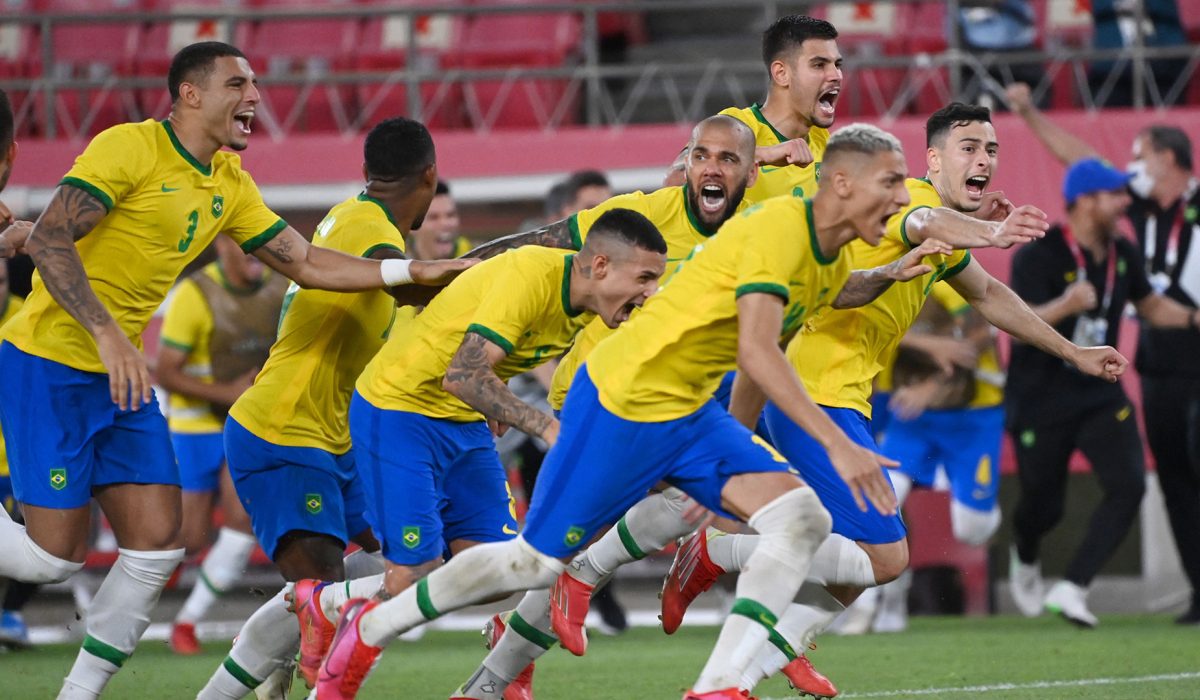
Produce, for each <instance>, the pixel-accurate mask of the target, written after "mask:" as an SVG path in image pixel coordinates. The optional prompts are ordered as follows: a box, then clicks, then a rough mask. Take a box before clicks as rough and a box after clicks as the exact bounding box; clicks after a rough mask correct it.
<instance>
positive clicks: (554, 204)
mask: <svg viewBox="0 0 1200 700" xmlns="http://www.w3.org/2000/svg"><path fill="white" fill-rule="evenodd" d="M568 202H570V200H569V199H568V198H567V181H566V180H562V181H559V182H556V183H554V184H553V185H551V186H550V191H548V192H546V202H545V204H544V205H543V207H542V210H543V212H544V213H545V215H546V218H551V217H556V216H558V213H559V212H560V211H562V209H563V207H565V206H567V203H568Z"/></svg>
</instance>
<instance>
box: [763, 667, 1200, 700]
mask: <svg viewBox="0 0 1200 700" xmlns="http://www.w3.org/2000/svg"><path fill="white" fill-rule="evenodd" d="M1198 679H1200V672H1196V673H1163V674H1159V675H1156V676H1133V677H1131V678H1084V679H1080V680H1077V681H1036V682H1033V683H997V684H995V685H968V686H959V687H956V688H913V689H908V690H880V691H875V692H870V693H843V694H841V695H839V696H838V697H839V698H846V699H847V700H850V698H898V697H910V696H915V695H945V694H947V693H994V692H997V691H1002V690H1037V689H1042V688H1077V687H1082V686H1092V685H1122V684H1127V683H1129V684H1136V683H1158V682H1162V681H1189V680H1198ZM763 700H794V698H763Z"/></svg>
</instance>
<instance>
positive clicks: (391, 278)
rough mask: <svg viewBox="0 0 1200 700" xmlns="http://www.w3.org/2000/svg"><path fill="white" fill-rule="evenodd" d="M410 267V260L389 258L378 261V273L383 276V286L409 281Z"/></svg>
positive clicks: (392, 285)
mask: <svg viewBox="0 0 1200 700" xmlns="http://www.w3.org/2000/svg"><path fill="white" fill-rule="evenodd" d="M410 267H412V260H402V259H400V258H389V259H387V260H384V261H382V262H380V264H379V273H380V274H381V275H382V276H383V284H384V286H387V287H395V286H396V285H400V284H409V283H411V282H412V281H413V278H412V272H411V270H410V269H409V268H410Z"/></svg>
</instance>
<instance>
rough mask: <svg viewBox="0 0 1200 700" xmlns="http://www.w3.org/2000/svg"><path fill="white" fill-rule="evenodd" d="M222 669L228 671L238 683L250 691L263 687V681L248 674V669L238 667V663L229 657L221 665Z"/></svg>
mask: <svg viewBox="0 0 1200 700" xmlns="http://www.w3.org/2000/svg"><path fill="white" fill-rule="evenodd" d="M221 667H222V668H224V669H225V670H226V671H228V672H229V675H231V676H233V677H234V678H235V679H236V680H237V682H238V683H241V684H242V685H244V686H246V687H247V688H249V689H250V690H254V689H255V688H257V687H258V686H260V685H262V681H260V680H258V679H257V678H255V677H254V676H252V675H250V674H249V673H247V672H246V669H244V668H242V667H241V666H238V665H237V662H236V661H234V660H233V659H231V658H230V657H228V656H226V657H225V661H224V663H222V664H221Z"/></svg>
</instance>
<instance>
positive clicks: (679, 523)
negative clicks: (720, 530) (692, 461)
mask: <svg viewBox="0 0 1200 700" xmlns="http://www.w3.org/2000/svg"><path fill="white" fill-rule="evenodd" d="M689 504H690V500H689V499H688V496H687V494H685V493H684V492H683V491H680V490H679V489H677V488H668V489H666V490H665V491H663V492H662V493H654V494H651V495H649V496H647V497H646V498H644V499H642V500H641V501H639V502H638V503H637V504H636V505H635V506H633V507H632V508H630V509H629V512H627V513H626V514H625V516H624V517H623V518H621V519H620V520H618V521H617V525H616V527H613V528H610V529H609V531H608V532H606V533H604V536H603V537H601V538H600V539H599V540H598V541H596V542H595V543H594V544H592V546H590V547H588V548H587V551H585V552H583V553H582V554H580V555H579V556H577V557H575V560H574V561H572V562H571V564H570V566H569V567H568V568H567V573H568V574H570V575H571V576H572V577H574V578H577V579H579V580H580V581H583V582H584V583H586V584H589V585H591V586H598V585H599V583H600V580H601V579H602V578H604V577H605V576H609V575H611V574H612V573H613V572H614V571H616V570H617V568H618V567H620V566H622V565H624V564H628V563H630V562H633V561H637V560H639V559H644V558H645V557H646V555H648V554H653V553H654V552H657V551H658V550H660V549H662V548H663V547H666V546H667V545H668V544H670V543H671V542H673V541H674V540H675V539H677V538H679V537H682V536H684V535H686V534H688V533H689V532H691V531H692V530H694V529H695V528H694V527H693V526H692V525H690V524H689V523H688V522H687V521H686V520H684V519H683V511H684V510H685V509H686V508H687V507H688V505H689Z"/></svg>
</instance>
